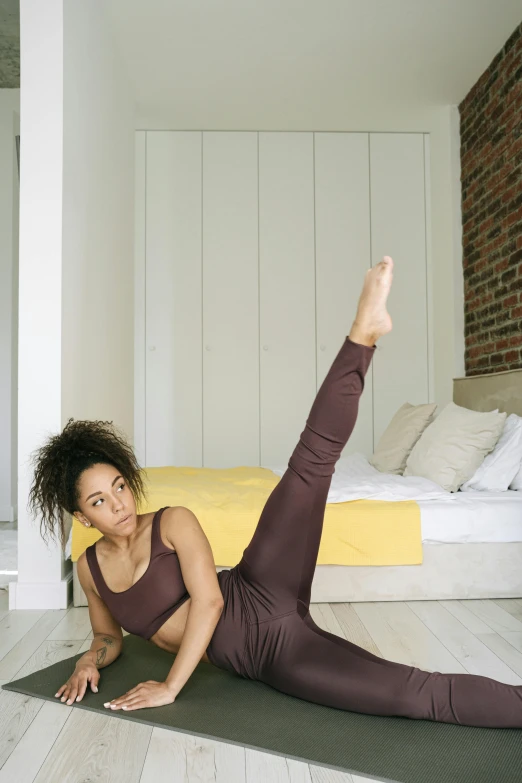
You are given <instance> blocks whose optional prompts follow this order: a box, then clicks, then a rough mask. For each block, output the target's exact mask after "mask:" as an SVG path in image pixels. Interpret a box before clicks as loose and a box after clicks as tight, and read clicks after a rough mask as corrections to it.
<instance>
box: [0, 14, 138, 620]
mask: <svg viewBox="0 0 522 783" xmlns="http://www.w3.org/2000/svg"><path fill="white" fill-rule="evenodd" d="M20 23H21V71H22V94H21V139H22V141H21V146H22V154H21V160H22V166H21V197H20V300H19V301H20V350H19V359H20V363H19V422H18V423H19V440H18V446H19V483H18V505H19V519H18V531H19V532H18V543H19V564H18V570H19V576H18V583H17V584H12V585H11V588H10V608H17V609H29V608H34V609H36V608H63V607H65V606H67V602H68V600H69V597H70V576H71V574H70V571H69V572H68V573H67V571H68V569H69V568H70V563H69V562H68V563H64V561H63V557H62V554H61V552H60V551H59V548H58V547H56V546H53V545H50V546H49V547H46V546H45V544H44V542H43V541H42V539H41V537H40V535H39V532H38V529H37V525H36V524H35V523H34V522H33V520H32V519H31V518H30V516H29V514H28V513H27V511H26V504H27V498H28V494H29V489H30V485H31V482H32V470H31V468H30V466H29V464H28V456H29V454H30V452H32V451H33V450H35V449H36V448H38V447H39V446H41V445H42V443H43V441H44V440H46V439H47V438H48V436H49V435H50V434H56V433H58V432H60V431H61V429H62V428H63V426H64V425H65V423H66V422H67V419H68V418H69V417H71V416H72V417H74V418H76V419H95V418H97V419H103V420H113V421H114V422H115V423H116V424H117V425H118V426H120V427H121V428H122V429H123V430H124V431H125V432H126V434H127V436H128V437H129V439H130V440H131V442H132V438H133V341H134V335H133V291H134V289H133V206H134V202H133V198H134V196H133V168H134V116H133V100H132V96H131V93H130V90H129V88H128V85H127V81H126V77H125V73H124V71H123V70H122V68H121V67H120V64H119V60H118V56H117V53H116V52H115V49H114V46H113V43H112V39H111V34H110V28H109V27H108V25H107V23H106V21H105V8H104V4H103V2H102V0H90V2H83V0H74V1H73V0H67V2H64V0H47V2H46V3H44V4H42V3H41V2H40V0H21V5H20ZM69 521H70V520H69Z"/></svg>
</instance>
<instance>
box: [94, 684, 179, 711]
mask: <svg viewBox="0 0 522 783" xmlns="http://www.w3.org/2000/svg"><path fill="white" fill-rule="evenodd" d="M175 700H176V694H175V693H174V691H173V690H172V689H171V688H169V686H168V685H167V683H166V682H155V681H154V680H147V682H140V684H139V685H136V687H135V688H131V690H130V691H127V693H126V694H125V695H124V696H120V698H119V699H113V700H112V701H108V702H106V703H105V704H104V705H103V706H104V707H108V708H109V709H111V710H125V711H127V710H140V709H142V707H163V705H165V704H172V702H173V701H175Z"/></svg>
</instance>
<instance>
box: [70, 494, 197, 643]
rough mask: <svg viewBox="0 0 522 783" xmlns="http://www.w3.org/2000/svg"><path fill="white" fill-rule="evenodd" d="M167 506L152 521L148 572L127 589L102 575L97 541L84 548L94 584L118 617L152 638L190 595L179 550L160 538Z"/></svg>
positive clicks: (124, 624) (125, 625) (132, 629)
mask: <svg viewBox="0 0 522 783" xmlns="http://www.w3.org/2000/svg"><path fill="white" fill-rule="evenodd" d="M166 508H168V506H164V507H163V508H160V509H159V511H156V513H155V514H154V518H153V520H152V525H151V539H150V562H149V565H148V566H147V570H146V571H145V573H144V574H143V575H142V576H140V578H139V579H138V581H137V582H135V583H134V584H133V585H131V586H130V587H129V588H128V589H127V590H122V591H120V592H119V593H115V592H114V591H113V590H111V589H110V588H109V587H107V584H106V582H105V579H104V578H103V576H102V572H101V570H100V566H99V564H98V557H97V555H96V544H95V543H94V544H92V545H91V546H89V547H87V549H86V550H85V551H86V553H87V562H88V564H89V568H90V570H91V574H92V578H93V580H94V584H95V585H96V587H97V588H98V592H99V594H100V596H101V598H102V599H103V600H104V601H105V603H106V604H107V607H108V609H109V611H110V613H111V614H112V616H113V617H114V619H115V620H116V622H117V623H119V624H120V625H121V627H122V628H124V629H125V630H126V631H128V632H129V633H133V634H135V635H136V636H142V637H143V638H144V639H150V637H151V636H154V634H155V633H156V631H157V630H158V629H159V628H161V626H162V625H163V623H164V622H166V620H168V619H169V617H170V616H171V615H172V614H174V612H175V611H176V610H177V609H179V607H180V606H181V605H182V604H184V603H185V601H186V600H187V599H188V598H190V595H189V594H188V592H187V588H186V587H185V583H184V581H183V576H182V573H181V567H180V564H179V559H178V555H177V552H175V551H174V550H173V549H169V547H168V546H165V544H164V543H163V541H162V540H161V534H160V519H161V515H162V513H163V511H164V510H165V509H166Z"/></svg>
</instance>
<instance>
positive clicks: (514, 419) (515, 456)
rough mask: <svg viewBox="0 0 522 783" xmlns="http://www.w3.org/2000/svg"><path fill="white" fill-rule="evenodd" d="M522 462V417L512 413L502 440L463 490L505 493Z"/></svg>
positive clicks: (465, 484)
mask: <svg viewBox="0 0 522 783" xmlns="http://www.w3.org/2000/svg"><path fill="white" fill-rule="evenodd" d="M521 462H522V417H520V416H517V415H516V414H515V413H512V414H511V415H510V416H508V417H507V419H506V423H505V424H504V429H503V431H502V434H501V436H500V439H499V441H498V443H497V445H496V446H495V448H494V449H493V451H492V452H491V454H488V456H487V457H486V459H485V460H484V462H483V463H482V465H479V467H478V469H477V471H476V472H475V474H474V475H473V476H472V477H471V478H470V479H469V480H468V481H465V482H464V484H463V485H462V486H461V490H462V491H463V492H466V491H468V490H481V491H482V492H497V491H498V492H505V491H506V490H507V489H508V487H509V485H510V483H511V482H512V481H513V479H514V477H515V476H516V474H517V471H518V469H519V467H520V463H521Z"/></svg>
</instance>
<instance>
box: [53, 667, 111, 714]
mask: <svg viewBox="0 0 522 783" xmlns="http://www.w3.org/2000/svg"><path fill="white" fill-rule="evenodd" d="M99 680H100V671H99V669H98V668H97V667H96V666H95V665H94V663H93V662H92V661H90V660H82V659H81V658H80V660H79V661H78V663H77V664H76V667H75V669H74V672H73V673H72V675H71V676H70V677H69V679H68V680H67V682H66V683H65V685H62V687H61V688H60V689H59V691H58V692H57V693H56V694H55V696H56V697H57V698H58V697H60V696H61V697H62V698H61V699H60V701H64V702H66V703H67V704H72V703H73V701H75V700H76V701H80V700H81V699H82V698H83V696H84V695H85V691H86V690H87V684H88V683H89V682H90V683H91V690H92V691H93V693H98V682H99Z"/></svg>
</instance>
